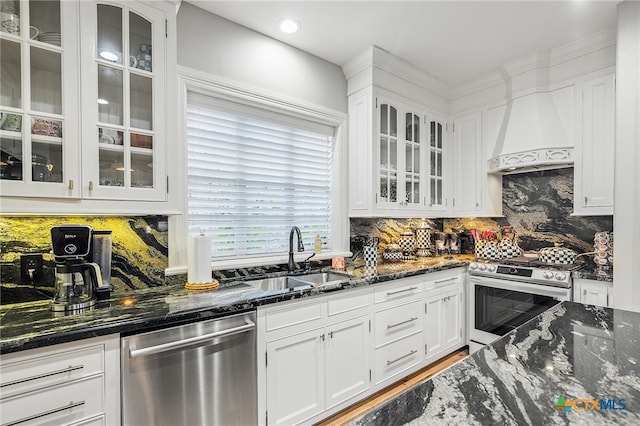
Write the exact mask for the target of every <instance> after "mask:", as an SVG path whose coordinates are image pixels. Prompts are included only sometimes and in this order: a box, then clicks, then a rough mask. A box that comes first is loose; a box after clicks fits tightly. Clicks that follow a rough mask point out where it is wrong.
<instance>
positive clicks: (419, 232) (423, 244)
mask: <svg viewBox="0 0 640 426" xmlns="http://www.w3.org/2000/svg"><path fill="white" fill-rule="evenodd" d="M416 248H417V249H418V250H417V251H416V254H417V255H418V256H421V257H426V256H429V255H430V254H431V251H430V250H429V248H431V228H430V227H429V224H428V223H427V221H425V220H421V221H420V224H419V225H418V227H417V228H416Z"/></svg>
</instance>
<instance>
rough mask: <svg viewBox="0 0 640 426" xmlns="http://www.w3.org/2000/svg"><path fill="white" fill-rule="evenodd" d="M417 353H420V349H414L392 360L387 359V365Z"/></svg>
mask: <svg viewBox="0 0 640 426" xmlns="http://www.w3.org/2000/svg"><path fill="white" fill-rule="evenodd" d="M416 353H418V351H417V350H415V349H414V350H412V351H411V352H409V353H408V354H406V355H402V356H401V357H400V358H396V359H394V360H392V361H387V365H391V364H393V363H396V362H398V361H400V360H403V359H405V358H407V357H410V356H411V355H413V354H416Z"/></svg>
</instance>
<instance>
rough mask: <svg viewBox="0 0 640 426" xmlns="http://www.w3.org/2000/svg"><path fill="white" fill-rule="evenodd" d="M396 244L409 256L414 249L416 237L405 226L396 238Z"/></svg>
mask: <svg viewBox="0 0 640 426" xmlns="http://www.w3.org/2000/svg"><path fill="white" fill-rule="evenodd" d="M398 244H399V245H400V249H401V250H402V251H403V253H404V254H405V256H410V255H411V254H412V253H413V252H414V250H415V249H416V237H415V235H414V233H413V231H412V230H411V228H405V229H404V231H402V234H400V238H398Z"/></svg>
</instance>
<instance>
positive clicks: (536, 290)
mask: <svg viewBox="0 0 640 426" xmlns="http://www.w3.org/2000/svg"><path fill="white" fill-rule="evenodd" d="M469 282H471V284H481V285H484V286H486V287H495V288H501V289H503V290H513V291H520V292H523V293H531V294H537V295H540V296H548V297H553V298H559V299H558V300H571V289H570V288H562V287H552V286H547V285H538V284H531V283H526V282H522V281H509V280H497V279H495V278H486V277H479V276H477V275H473V276H471V277H470V279H469Z"/></svg>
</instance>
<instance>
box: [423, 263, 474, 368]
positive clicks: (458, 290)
mask: <svg viewBox="0 0 640 426" xmlns="http://www.w3.org/2000/svg"><path fill="white" fill-rule="evenodd" d="M463 289H464V275H463V274H462V273H460V272H458V273H455V274H453V275H448V276H443V277H438V278H437V279H433V280H431V281H430V282H429V283H427V284H426V290H427V291H426V299H425V315H424V321H425V322H424V329H425V357H426V361H427V363H431V362H433V361H435V360H437V359H439V358H441V357H442V356H444V355H446V354H448V353H450V352H452V351H453V350H455V349H457V348H459V347H462V346H464V337H463V331H464V330H463V324H464V311H465V309H464V294H463Z"/></svg>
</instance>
